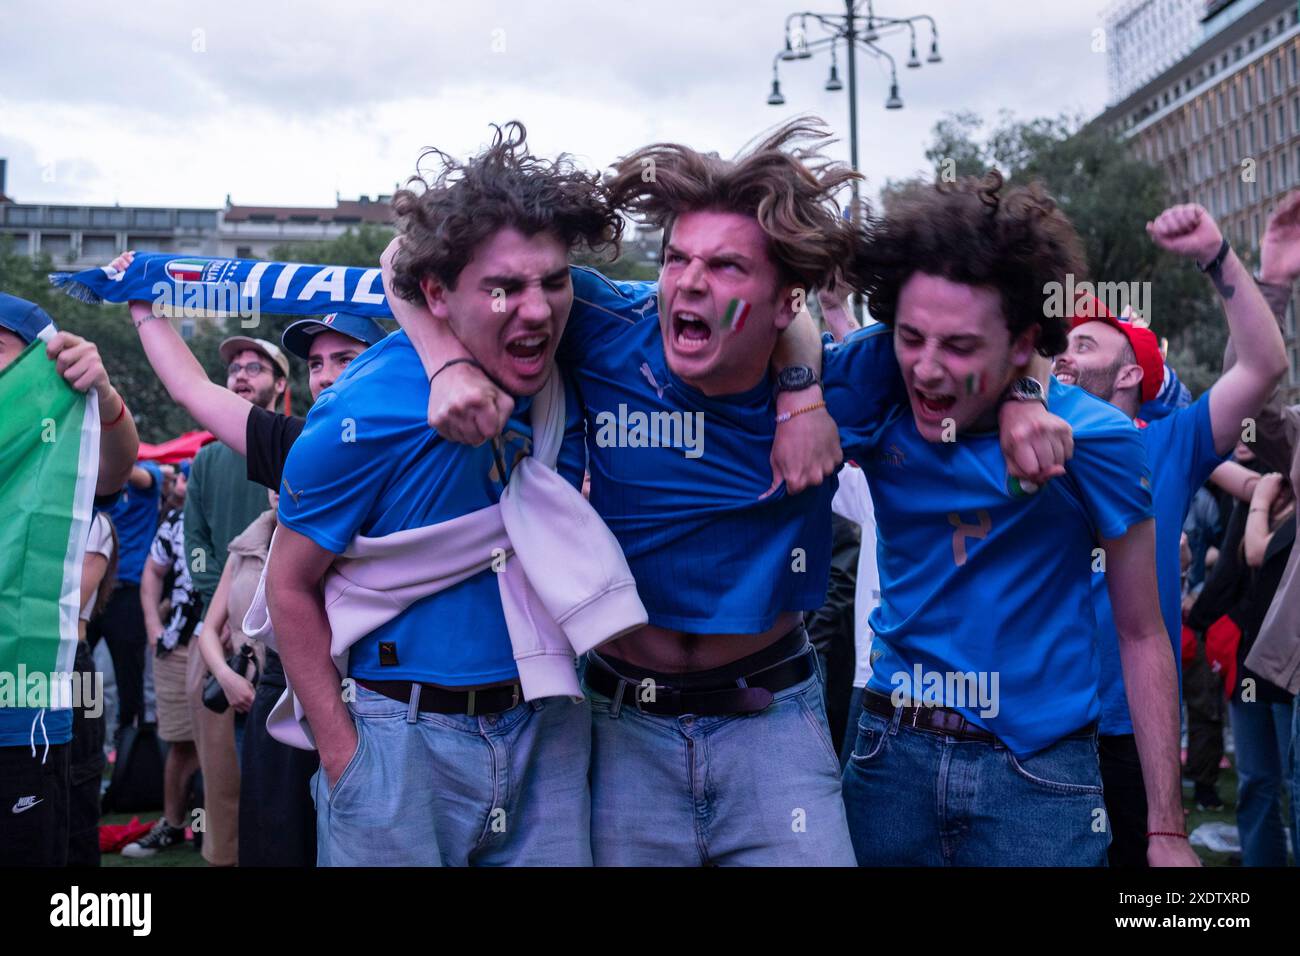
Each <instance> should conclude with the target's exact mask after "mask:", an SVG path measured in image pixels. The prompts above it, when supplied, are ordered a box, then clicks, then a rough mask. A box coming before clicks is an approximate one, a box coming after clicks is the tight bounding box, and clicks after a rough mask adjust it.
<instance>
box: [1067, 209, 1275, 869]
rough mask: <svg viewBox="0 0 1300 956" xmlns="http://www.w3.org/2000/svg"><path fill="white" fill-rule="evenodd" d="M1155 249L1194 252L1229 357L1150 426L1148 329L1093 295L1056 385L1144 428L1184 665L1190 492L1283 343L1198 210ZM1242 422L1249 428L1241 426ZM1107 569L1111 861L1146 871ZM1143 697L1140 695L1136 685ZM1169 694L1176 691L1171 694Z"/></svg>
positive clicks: (1152, 363) (1106, 756)
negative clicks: (1142, 416) (1222, 325)
mask: <svg viewBox="0 0 1300 956" xmlns="http://www.w3.org/2000/svg"><path fill="white" fill-rule="evenodd" d="M1147 230H1148V232H1150V234H1151V238H1152V239H1153V240H1154V241H1155V242H1156V243H1157V244H1158V245H1159V246H1161V247H1162V248H1164V249H1168V250H1170V251H1172V252H1175V253H1177V254H1179V255H1183V256H1187V257H1188V258H1191V259H1193V260H1194V261H1195V262H1196V263H1197V264H1198V265H1199V266H1200V268H1201V269H1202V271H1204V272H1205V273H1206V274H1207V275H1208V276H1209V278H1210V279H1211V281H1212V282H1213V283H1214V287H1215V288H1216V289H1217V290H1218V292H1219V295H1220V296H1221V297H1222V299H1223V309H1224V313H1225V314H1226V315H1227V317H1228V329H1229V332H1230V334H1231V336H1232V343H1233V345H1234V347H1235V351H1236V362H1235V363H1234V364H1233V365H1232V366H1231V367H1230V368H1229V369H1228V370H1227V371H1226V372H1224V374H1223V377H1222V378H1220V379H1219V380H1218V381H1217V382H1215V383H1214V386H1213V387H1212V388H1211V389H1210V390H1209V391H1208V392H1206V393H1205V394H1204V395H1202V396H1201V397H1200V398H1199V399H1198V400H1197V401H1196V402H1194V403H1193V404H1191V405H1190V406H1188V407H1186V408H1181V409H1178V410H1176V411H1174V412H1172V413H1171V414H1169V415H1166V416H1165V417H1163V418H1159V419H1156V420H1155V421H1152V422H1150V423H1146V422H1142V421H1139V420H1137V418H1138V410H1139V409H1140V408H1141V407H1142V405H1143V404H1144V403H1145V402H1148V401H1151V400H1152V399H1153V398H1154V397H1155V395H1156V392H1157V391H1158V390H1159V388H1160V385H1161V382H1162V381H1163V380H1164V371H1165V363H1164V358H1163V357H1162V356H1161V354H1160V344H1159V342H1158V341H1157V339H1156V336H1155V334H1154V333H1153V332H1152V331H1151V330H1150V329H1149V328H1145V327H1140V326H1137V325H1134V324H1133V323H1131V322H1125V321H1120V320H1119V319H1117V318H1115V317H1114V316H1113V315H1111V314H1110V313H1109V311H1107V310H1106V307H1105V306H1104V305H1102V304H1101V303H1099V302H1097V301H1096V300H1095V299H1093V300H1091V301H1089V302H1085V303H1080V304H1079V306H1080V307H1077V308H1076V310H1075V314H1074V317H1073V318H1072V320H1071V326H1072V328H1071V330H1070V346H1069V349H1068V350H1067V351H1066V352H1065V353H1063V354H1062V355H1061V356H1060V357H1058V358H1057V360H1056V377H1057V379H1058V380H1059V381H1061V382H1065V383H1067V384H1071V385H1077V386H1079V387H1080V388H1083V389H1085V390H1087V391H1089V392H1091V393H1092V394H1093V395H1096V396H1097V397H1098V398H1102V399H1105V400H1106V401H1108V402H1110V403H1111V404H1112V405H1114V406H1115V407H1116V408H1118V409H1119V410H1120V411H1122V412H1123V413H1124V414H1125V416H1126V417H1128V418H1130V419H1133V420H1135V421H1136V422H1137V425H1138V426H1139V436H1140V438H1141V441H1142V444H1143V445H1144V446H1145V448H1146V455H1147V463H1148V465H1149V467H1150V469H1151V494H1152V497H1153V499H1154V502H1155V518H1156V572H1157V579H1158V584H1159V589H1160V611H1161V614H1162V616H1163V620H1164V630H1165V633H1166V634H1167V635H1168V638H1169V641H1170V645H1171V646H1172V648H1173V651H1174V660H1175V662H1176V663H1178V662H1180V661H1181V656H1182V655H1181V653H1180V647H1181V639H1182V614H1181V603H1182V586H1181V574H1180V571H1181V568H1180V562H1179V554H1178V545H1179V537H1180V535H1181V533H1182V528H1183V520H1184V519H1185V518H1186V517H1187V511H1188V509H1189V508H1190V507H1191V504H1192V496H1193V495H1195V494H1196V490H1197V489H1198V488H1200V487H1201V485H1203V484H1204V483H1205V482H1206V480H1207V479H1208V478H1209V477H1210V473H1211V472H1212V471H1214V469H1215V468H1216V467H1218V465H1219V464H1220V463H1221V462H1222V461H1223V460H1224V457H1225V456H1226V455H1227V454H1228V453H1229V452H1230V451H1231V450H1232V448H1233V447H1234V446H1235V445H1236V443H1237V441H1238V440H1239V439H1241V438H1242V435H1243V434H1246V435H1247V436H1249V434H1250V432H1251V431H1252V429H1250V428H1249V425H1248V423H1249V421H1250V420H1251V419H1253V418H1254V417H1255V416H1256V415H1258V414H1259V411H1260V409H1261V408H1262V407H1263V405H1264V402H1265V400H1266V399H1267V398H1268V396H1269V394H1270V393H1271V392H1272V391H1273V388H1274V387H1275V386H1276V385H1277V383H1278V382H1279V381H1280V380H1281V378H1282V375H1283V374H1284V373H1285V372H1286V350H1285V347H1284V345H1283V342H1282V335H1281V332H1280V331H1279V329H1278V324H1277V322H1276V321H1275V320H1274V318H1273V315H1272V313H1271V312H1270V310H1269V306H1268V303H1267V302H1266V301H1265V300H1264V297H1263V296H1262V295H1261V294H1260V292H1259V290H1258V289H1257V288H1256V286H1255V283H1254V281H1253V280H1252V279H1251V277H1250V274H1249V273H1248V272H1247V271H1246V267H1245V266H1244V265H1242V263H1241V261H1240V260H1239V259H1238V258H1237V256H1236V254H1235V253H1233V252H1232V250H1231V249H1230V248H1229V246H1228V242H1227V240H1226V239H1224V238H1223V236H1222V234H1221V233H1220V232H1219V228H1218V226H1217V225H1215V222H1214V220H1213V219H1212V218H1211V217H1210V214H1209V213H1208V212H1206V211H1205V209H1203V208H1202V207H1200V206H1175V207H1173V208H1172V209H1167V210H1165V211H1164V212H1163V213H1162V214H1161V215H1160V216H1159V217H1158V218H1157V219H1156V221H1155V222H1154V223H1152V224H1150V225H1148V227H1147ZM1243 426H1247V430H1246V431H1245V432H1243ZM1108 579H1109V574H1107V573H1105V571H1104V570H1103V569H1100V568H1099V569H1096V571H1095V573H1094V574H1093V582H1094V587H1093V590H1094V592H1095V604H1096V609H1097V633H1098V642H1099V643H1098V653H1099V654H1100V657H1101V688H1100V690H1101V725H1100V734H1101V738H1100V748H1101V773H1102V778H1103V781H1104V783H1105V789H1106V810H1107V814H1108V815H1109V817H1110V826H1111V831H1112V835H1113V839H1112V842H1111V845H1110V854H1109V855H1110V862H1111V865H1112V866H1145V865H1146V859H1147V838H1146V830H1147V826H1146V824H1147V806H1146V799H1145V796H1144V790H1143V784H1142V767H1141V764H1140V762H1139V760H1138V749H1137V745H1136V743H1135V741H1134V736H1133V721H1132V720H1131V719H1130V717H1129V708H1128V705H1127V703H1126V702H1125V685H1126V681H1125V680H1124V677H1123V674H1122V672H1121V667H1120V644H1119V642H1118V640H1117V635H1116V628H1115V621H1114V618H1113V616H1112V614H1111V604H1110V600H1109V597H1108V590H1109V589H1108V586H1107V585H1108V583H1109V581H1108ZM1139 692H1140V693H1145V692H1146V690H1145V689H1143V688H1139ZM1175 699H1176V698H1175Z"/></svg>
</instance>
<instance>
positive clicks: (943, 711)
mask: <svg viewBox="0 0 1300 956" xmlns="http://www.w3.org/2000/svg"><path fill="white" fill-rule="evenodd" d="M862 706H863V708H864V709H865V710H869V711H871V712H872V713H873V714H879V715H880V716H881V717H884V718H886V719H887V720H893V719H894V712H895V711H899V710H901V711H902V712H903V716H902V717H900V718H899V726H900V727H912V728H915V729H916V730H923V731H925V732H926V733H930V734H940V735H942V736H944V737H956V738H957V739H958V740H978V741H979V742H981V743H986V744H994V743H997V742H998V738H997V737H995V736H994V735H993V734H991V733H989V732H988V731H987V730H983V729H982V728H980V727H979V726H977V725H976V724H972V723H971V722H970V721H969V720H967V719H966V718H965V717H963V716H962V715H961V714H960V713H959V712H957V711H955V710H950V709H949V708H947V707H924V706H922V707H895V706H894V704H893V702H892V701H891V700H890V699H889V698H888V697H886V696H885V695H884V694H877V693H876V692H875V691H873V690H868V691H863V694H862Z"/></svg>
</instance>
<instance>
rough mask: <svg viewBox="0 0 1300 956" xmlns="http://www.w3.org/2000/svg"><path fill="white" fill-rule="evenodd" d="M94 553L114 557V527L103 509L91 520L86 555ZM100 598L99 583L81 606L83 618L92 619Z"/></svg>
mask: <svg viewBox="0 0 1300 956" xmlns="http://www.w3.org/2000/svg"><path fill="white" fill-rule="evenodd" d="M92 554H102V555H103V556H104V560H106V561H111V560H112V559H113V529H112V527H110V525H109V523H108V515H106V514H104V512H102V511H96V512H95V517H94V518H93V519H91V522H90V537H89V538H87V539H86V557H90V556H91V555H92ZM98 598H99V585H96V586H95V590H94V591H92V592H91V595H90V597H89V598H87V599H86V603H85V604H84V605H82V608H81V619H82V620H83V621H89V620H90V611H91V608H93V607H94V606H95V601H96V600H97V599H98Z"/></svg>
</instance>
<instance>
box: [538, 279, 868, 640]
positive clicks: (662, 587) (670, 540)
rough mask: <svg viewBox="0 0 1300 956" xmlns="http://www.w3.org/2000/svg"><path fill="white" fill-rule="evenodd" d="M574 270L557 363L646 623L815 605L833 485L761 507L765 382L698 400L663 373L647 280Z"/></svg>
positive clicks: (825, 569)
mask: <svg viewBox="0 0 1300 956" xmlns="http://www.w3.org/2000/svg"><path fill="white" fill-rule="evenodd" d="M572 275H573V287H574V302H573V311H572V312H571V313H570V316H569V324H568V328H567V329H566V331H565V334H564V338H563V340H562V341H561V347H560V352H559V355H558V359H559V361H560V362H562V363H564V364H565V367H566V368H568V369H569V370H570V372H571V374H572V375H573V378H574V380H575V381H576V383H577V386H578V391H579V392H580V393H581V396H582V401H583V404H584V407H585V414H586V419H587V451H588V457H589V462H590V464H589V467H590V470H591V504H592V506H593V507H594V508H595V509H596V511H597V512H598V513H599V514H600V516H601V517H602V518H603V519H604V520H605V523H606V524H607V525H608V526H609V528H610V530H611V531H612V532H613V533H614V536H615V537H616V538H617V539H618V542H619V544H620V545H622V548H623V553H624V555H625V556H626V557H627V562H628V565H629V567H630V568H631V570H632V575H633V577H634V578H635V579H636V583H637V591H638V593H639V594H640V596H641V601H642V602H643V603H644V604H645V607H646V610H647V612H648V614H649V618H650V623H651V624H655V625H657V626H660V627H666V628H673V629H675V630H680V631H685V632H688V633H692V634H726V633H734V634H755V633H759V632H762V631H764V630H766V629H768V628H769V627H771V626H772V625H773V624H774V623H775V621H776V618H777V616H778V615H779V614H781V613H782V612H784V611H799V610H813V609H816V608H819V607H821V606H822V604H823V603H824V602H825V600H826V586H827V581H828V580H829V574H830V553H831V519H830V502H831V498H832V497H834V494H835V488H836V486H837V482H835V481H833V480H832V481H828V482H825V483H823V484H822V485H821V486H820V487H819V488H813V489H809V490H808V491H805V492H803V493H802V494H799V495H794V496H790V495H787V494H786V493H785V489H784V487H782V488H779V489H778V490H777V491H776V492H774V493H773V494H772V495H771V496H770V497H769V498H767V499H764V500H761V501H760V500H759V498H760V496H761V495H762V494H763V493H764V492H765V491H767V489H768V487H769V486H770V485H771V483H772V467H771V452H772V439H773V437H774V435H775V429H776V424H775V419H776V405H775V401H774V399H773V395H772V383H771V381H770V380H769V379H768V377H767V376H764V378H763V380H762V381H760V382H759V383H757V384H756V385H755V386H754V387H753V388H751V389H749V390H748V391H746V392H742V393H740V394H737V395H722V396H706V395H704V394H703V393H701V392H700V391H698V390H697V389H695V388H693V387H691V386H690V385H688V384H686V383H685V382H683V381H682V380H681V379H679V378H678V377H677V376H676V375H674V374H673V373H672V372H671V371H670V370H669V368H668V363H667V360H666V358H665V355H664V348H663V340H662V338H661V334H660V329H659V312H658V299H657V295H656V287H655V284H654V283H652V282H611V281H610V280H608V279H606V278H605V277H604V276H602V275H600V274H599V273H597V272H593V271H591V270H589V269H573V270H572ZM891 358H892V356H891ZM863 401H864V402H867V401H869V399H867V398H864V399H863Z"/></svg>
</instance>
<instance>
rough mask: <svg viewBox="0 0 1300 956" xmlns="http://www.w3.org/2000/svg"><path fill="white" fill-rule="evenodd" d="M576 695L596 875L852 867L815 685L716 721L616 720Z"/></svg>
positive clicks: (597, 701) (606, 702) (598, 703)
mask: <svg viewBox="0 0 1300 956" xmlns="http://www.w3.org/2000/svg"><path fill="white" fill-rule="evenodd" d="M584 690H586V692H587V696H588V698H589V699H590V700H591V713H592V728H593V733H592V749H591V849H592V855H593V857H594V858H595V863H596V865H597V866H706V865H721V866H853V864H854V860H853V848H852V846H851V845H850V842H849V833H848V825H847V823H846V822H845V819H844V802H843V800H842V798H841V796H840V780H839V761H838V760H837V759H836V756H835V750H834V748H833V746H832V744H831V735H830V728H829V726H828V725H827V723H826V704H825V701H824V698H823V695H822V683H821V678H820V677H819V676H818V675H817V674H814V675H813V676H812V677H810V678H808V679H807V680H805V681H803V682H801V683H798V684H795V685H793V686H791V687H788V688H786V689H785V690H782V691H779V692H777V693H776V695H775V696H774V698H773V700H772V703H771V704H769V705H768V707H767V708H766V709H765V710H763V711H761V712H759V713H757V714H735V715H726V716H720V717H697V716H692V715H689V714H688V715H686V716H682V717H667V716H660V715H656V714H647V713H644V712H642V711H640V710H638V709H637V708H636V707H635V706H631V705H627V704H625V705H624V706H623V707H622V708H621V709H620V710H619V712H618V714H617V715H615V714H613V713H611V708H610V703H611V702H610V699H609V698H608V697H604V696H602V695H600V694H597V693H595V692H594V691H592V690H591V689H590V688H589V687H585V686H584Z"/></svg>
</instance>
